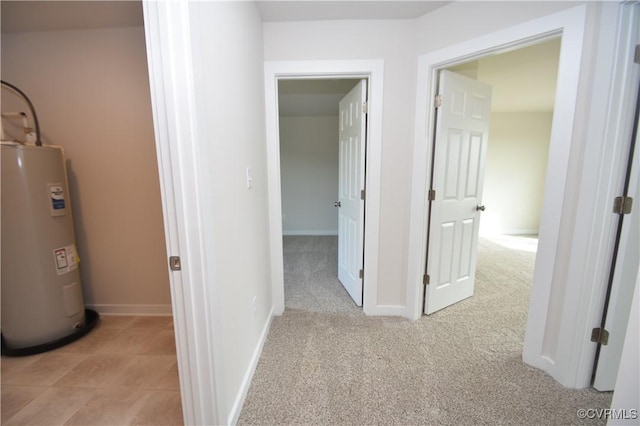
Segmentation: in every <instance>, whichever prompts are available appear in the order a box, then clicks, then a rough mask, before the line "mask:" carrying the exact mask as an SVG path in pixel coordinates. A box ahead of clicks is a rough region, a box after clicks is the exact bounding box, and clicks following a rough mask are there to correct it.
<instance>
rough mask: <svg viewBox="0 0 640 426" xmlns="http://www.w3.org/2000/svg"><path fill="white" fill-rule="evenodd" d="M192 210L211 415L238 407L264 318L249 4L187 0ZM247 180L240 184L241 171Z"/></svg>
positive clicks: (260, 161)
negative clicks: (204, 271)
mask: <svg viewBox="0 0 640 426" xmlns="http://www.w3.org/2000/svg"><path fill="white" fill-rule="evenodd" d="M189 13H190V23H189V25H190V28H191V42H192V44H193V52H192V56H193V59H194V75H193V76H189V78H191V77H193V84H194V87H195V88H196V96H197V99H195V102H196V104H197V105H198V108H197V111H196V112H195V114H196V116H195V117H194V118H195V119H196V121H197V126H198V127H197V128H198V135H197V143H198V150H199V155H200V157H201V158H199V159H198V162H199V163H201V164H202V166H203V172H204V179H206V182H202V188H203V189H204V190H203V191H202V192H200V193H199V194H198V197H200V198H201V200H200V202H199V204H200V205H201V208H202V211H201V215H202V217H203V219H204V222H205V224H206V226H205V229H203V230H202V233H203V235H204V241H205V245H206V247H205V253H207V255H208V259H207V265H205V267H206V268H208V270H209V271H211V274H212V275H211V277H212V278H211V281H210V282H207V283H205V285H206V286H207V287H211V288H213V289H214V293H215V294H216V300H211V301H208V302H209V303H210V304H211V305H210V306H212V308H211V309H212V312H211V315H212V317H213V318H216V319H217V320H216V334H215V336H216V338H217V340H215V342H214V348H215V349H216V351H217V359H216V375H217V377H216V380H217V381H218V383H217V386H216V388H217V390H218V407H217V408H218V411H219V413H220V418H222V419H224V421H221V423H229V424H230V423H233V422H234V419H235V418H236V417H237V415H239V410H240V408H241V407H242V405H241V403H242V401H243V398H244V394H245V393H246V392H247V390H248V387H249V384H250V380H251V373H252V370H253V368H255V362H257V356H258V355H259V353H260V348H261V344H262V339H264V338H265V336H266V334H265V333H266V330H267V329H266V326H267V324H268V323H269V320H270V318H271V316H270V315H271V307H272V301H271V287H270V281H269V277H270V266H269V259H270V256H269V244H268V208H267V179H266V164H267V161H266V146H265V145H266V144H265V118H264V117H265V110H264V83H263V56H262V24H261V21H260V17H259V15H258V13H257V10H256V8H255V5H254V4H252V3H250V2H207V3H205V2H202V3H198V2H193V3H190V5H189ZM247 168H251V170H252V175H253V186H252V188H250V189H248V188H247V184H246V183H247V182H246V169H247Z"/></svg>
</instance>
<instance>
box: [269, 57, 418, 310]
mask: <svg viewBox="0 0 640 426" xmlns="http://www.w3.org/2000/svg"><path fill="white" fill-rule="evenodd" d="M319 78H349V79H351V78H366V79H368V82H369V84H368V99H369V100H368V103H369V120H368V122H367V151H366V159H365V164H366V170H367V173H366V177H365V188H366V201H365V218H366V219H365V230H364V280H363V292H364V298H363V303H362V308H363V311H364V313H365V314H366V315H398V316H403V315H405V313H406V309H405V307H404V306H383V305H380V304H378V302H377V294H378V248H379V242H378V240H379V231H378V230H379V224H380V167H381V159H382V106H383V81H384V61H383V60H344V61H266V62H265V112H266V134H267V163H268V164H267V178H268V185H267V187H268V189H267V190H268V193H269V238H270V253H271V285H272V298H273V305H274V313H275V314H276V315H281V314H282V313H283V312H284V270H283V255H282V202H281V197H282V195H281V190H280V188H281V186H280V136H279V129H278V128H279V126H278V80H280V79H319Z"/></svg>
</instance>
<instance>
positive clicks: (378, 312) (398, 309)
mask: <svg viewBox="0 0 640 426" xmlns="http://www.w3.org/2000/svg"><path fill="white" fill-rule="evenodd" d="M365 315H370V316H378V317H407V307H406V306H404V305H376V306H374V307H372V308H369V309H367V310H366V311H365Z"/></svg>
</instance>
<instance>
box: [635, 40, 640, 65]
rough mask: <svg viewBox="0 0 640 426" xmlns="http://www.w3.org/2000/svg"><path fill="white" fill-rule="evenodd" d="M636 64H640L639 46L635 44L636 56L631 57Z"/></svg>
mask: <svg viewBox="0 0 640 426" xmlns="http://www.w3.org/2000/svg"><path fill="white" fill-rule="evenodd" d="M633 60H634V61H635V63H636V64H640V44H636V54H635V55H634V57H633Z"/></svg>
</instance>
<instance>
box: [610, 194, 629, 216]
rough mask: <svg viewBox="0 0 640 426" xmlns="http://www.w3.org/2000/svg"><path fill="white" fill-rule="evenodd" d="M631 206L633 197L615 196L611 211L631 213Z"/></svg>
mask: <svg viewBox="0 0 640 426" xmlns="http://www.w3.org/2000/svg"><path fill="white" fill-rule="evenodd" d="M632 206H633V198H631V197H616V198H615V200H613V212H614V213H617V214H629V213H631V207H632Z"/></svg>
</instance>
